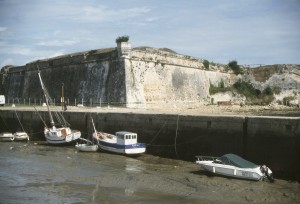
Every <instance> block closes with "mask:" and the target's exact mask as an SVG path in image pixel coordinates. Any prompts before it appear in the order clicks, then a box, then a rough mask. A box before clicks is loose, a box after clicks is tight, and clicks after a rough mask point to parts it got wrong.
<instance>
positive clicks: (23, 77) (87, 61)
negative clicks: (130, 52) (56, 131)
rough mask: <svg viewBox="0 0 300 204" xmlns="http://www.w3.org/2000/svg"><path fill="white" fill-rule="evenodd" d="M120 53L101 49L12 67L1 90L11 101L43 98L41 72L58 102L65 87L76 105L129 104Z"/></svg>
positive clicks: (65, 93)
mask: <svg viewBox="0 0 300 204" xmlns="http://www.w3.org/2000/svg"><path fill="white" fill-rule="evenodd" d="M121 63H122V61H119V59H118V57H117V52H116V50H114V49H112V50H109V51H107V52H104V53H103V52H99V51H97V50H95V51H90V52H87V53H80V54H77V55H75V56H71V55H67V56H61V57H59V58H53V59H49V60H42V61H41V60H39V61H36V62H32V63H29V64H26V65H25V66H21V67H14V68H10V69H9V70H8V71H7V72H6V73H4V71H2V72H3V77H2V78H1V80H0V82H1V83H0V84H1V85H0V86H1V87H0V89H1V92H3V93H2V94H4V95H5V96H6V97H7V99H11V100H12V99H14V100H15V101H16V100H21V101H22V100H23V99H26V100H27V99H28V98H31V99H34V98H36V99H37V100H40V99H42V98H43V92H42V89H41V85H40V82H39V78H38V74H37V73H38V70H39V71H40V72H41V75H42V79H43V81H44V84H45V86H46V88H47V89H48V92H49V94H50V96H51V97H52V98H55V99H56V102H59V101H60V98H61V92H62V84H64V96H65V98H68V99H70V100H71V101H72V102H73V103H74V102H75V99H76V100H77V103H79V102H80V103H81V101H82V99H83V101H84V103H85V105H87V104H89V103H90V100H91V99H92V101H93V103H96V102H99V101H100V98H101V102H102V103H117V104H124V103H126V87H125V71H124V66H122V64H121Z"/></svg>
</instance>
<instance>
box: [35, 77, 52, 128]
mask: <svg viewBox="0 0 300 204" xmlns="http://www.w3.org/2000/svg"><path fill="white" fill-rule="evenodd" d="M38 75H39V79H40V82H41V86H42V89H43V92H44V95H45V99H46V104H47V109H48V113H49V117H50V123H51V125H52V126H53V127H54V120H53V117H52V114H51V111H50V108H49V102H48V96H47V94H46V89H45V86H44V83H43V81H42V78H41V73H40V72H38Z"/></svg>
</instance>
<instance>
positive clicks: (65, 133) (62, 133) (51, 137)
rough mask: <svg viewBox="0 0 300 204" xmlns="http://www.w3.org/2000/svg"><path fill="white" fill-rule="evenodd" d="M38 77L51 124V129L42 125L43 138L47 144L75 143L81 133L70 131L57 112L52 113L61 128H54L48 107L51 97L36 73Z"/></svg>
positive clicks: (67, 124)
mask: <svg viewBox="0 0 300 204" xmlns="http://www.w3.org/2000/svg"><path fill="white" fill-rule="evenodd" d="M38 75H39V79H40V83H41V86H42V89H43V92H44V95H45V99H46V105H47V110H48V114H49V118H50V124H51V127H48V126H47V125H46V123H44V125H45V128H44V134H45V138H46V140H47V142H48V143H49V144H66V143H70V142H73V141H76V140H77V139H79V138H80V137H81V132H80V131H79V130H71V128H70V127H69V126H70V124H69V123H68V122H67V121H66V120H65V118H64V117H63V115H62V114H61V113H60V112H57V111H55V112H53V113H54V115H55V118H56V119H57V121H58V123H59V124H60V126H61V127H59V128H58V127H56V126H55V123H54V120H53V116H52V112H51V110H50V105H51V104H53V103H52V100H51V97H50V95H49V93H48V90H47V89H46V87H45V85H44V83H43V80H42V77H41V73H40V72H38Z"/></svg>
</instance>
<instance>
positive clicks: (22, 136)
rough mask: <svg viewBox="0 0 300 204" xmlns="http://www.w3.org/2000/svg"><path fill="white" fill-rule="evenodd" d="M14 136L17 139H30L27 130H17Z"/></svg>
mask: <svg viewBox="0 0 300 204" xmlns="http://www.w3.org/2000/svg"><path fill="white" fill-rule="evenodd" d="M14 138H15V140H16V141H17V140H18V141H21V140H27V141H29V136H28V134H27V133H26V132H16V133H14Z"/></svg>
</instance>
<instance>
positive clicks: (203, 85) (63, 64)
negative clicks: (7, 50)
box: [1, 42, 237, 107]
mask: <svg viewBox="0 0 300 204" xmlns="http://www.w3.org/2000/svg"><path fill="white" fill-rule="evenodd" d="M38 70H40V72H41V75H42V77H43V80H44V83H45V85H46V87H47V88H48V91H49V93H50V95H51V96H52V97H53V98H57V100H59V99H60V97H61V89H62V88H61V87H62V84H64V89H65V91H64V92H65V98H70V99H75V98H76V99H77V100H78V101H81V100H82V99H83V100H84V101H85V102H86V103H88V102H89V100H90V99H92V100H93V101H94V102H95V101H100V100H101V101H102V103H109V104H119V105H126V106H127V107H146V106H147V105H151V104H161V103H165V104H168V103H176V104H180V103H182V104H184V103H199V102H200V103H206V102H209V101H210V95H209V86H210V83H212V84H214V85H217V84H218V83H219V82H220V81H221V80H223V81H224V82H225V85H231V84H232V83H234V82H235V81H236V80H237V78H236V76H235V75H234V74H232V73H228V72H223V71H222V67H221V69H215V70H213V69H210V70H209V71H208V70H205V69H204V65H203V60H201V59H196V58H192V57H189V56H185V55H179V54H176V53H173V52H171V51H164V50H160V49H155V48H133V49H132V48H131V45H130V43H129V42H122V43H118V44H117V47H116V48H106V49H99V50H91V51H87V52H80V53H73V54H68V55H63V56H59V57H55V58H50V59H44V60H37V61H34V62H30V63H28V64H26V65H24V66H18V67H10V68H3V69H2V70H1V72H2V77H1V92H3V93H4V95H6V96H7V97H9V98H15V99H16V100H17V99H19V98H42V97H43V96H42V90H41V88H40V84H39V80H38V75H37V72H38Z"/></svg>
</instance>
